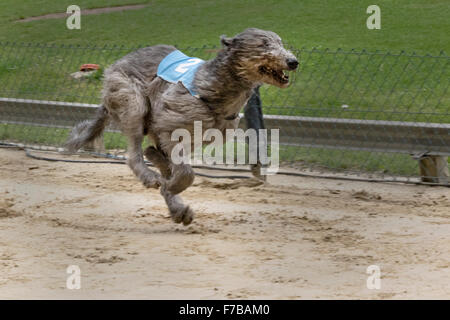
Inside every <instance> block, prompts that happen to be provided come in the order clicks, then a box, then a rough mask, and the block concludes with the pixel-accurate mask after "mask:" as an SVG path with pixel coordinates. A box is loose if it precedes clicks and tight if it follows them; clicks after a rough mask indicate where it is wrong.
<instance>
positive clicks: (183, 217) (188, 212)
mask: <svg viewBox="0 0 450 320" xmlns="http://www.w3.org/2000/svg"><path fill="white" fill-rule="evenodd" d="M170 214H171V216H172V220H173V221H174V222H175V223H183V225H185V226H187V225H189V224H191V222H192V221H193V220H194V211H192V209H191V208H189V206H186V207H183V208H180V210H177V211H176V212H171V213H170Z"/></svg>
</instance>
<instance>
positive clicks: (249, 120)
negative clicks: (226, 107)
mask: <svg viewBox="0 0 450 320" xmlns="http://www.w3.org/2000/svg"><path fill="white" fill-rule="evenodd" d="M244 117H245V123H246V125H247V129H250V128H252V129H255V130H256V135H257V137H258V146H257V149H256V150H257V152H258V155H257V159H258V162H259V140H260V138H263V137H260V135H259V129H264V128H265V127H264V118H263V113H262V103H261V98H260V96H259V87H256V89H255V90H254V92H253V95H252V96H251V97H250V99H249V100H248V102H247V104H246V105H245V107H244ZM262 142H263V144H262V145H263V146H264V147H265V148H267V142H266V141H265V140H264V141H262Z"/></svg>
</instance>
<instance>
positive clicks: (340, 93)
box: [0, 0, 450, 174]
mask: <svg viewBox="0 0 450 320" xmlns="http://www.w3.org/2000/svg"><path fill="white" fill-rule="evenodd" d="M137 3H149V6H148V7H147V8H145V9H140V10H136V11H126V12H115V13H108V14H101V15H90V16H82V20H81V26H82V29H81V30H68V29H67V28H66V21H65V19H52V20H41V21H33V22H26V23H19V22H15V21H16V20H18V19H21V18H25V17H29V16H37V15H42V14H47V13H54V12H65V11H66V8H67V6H68V5H70V4H73V1H71V0H58V1H54V0H22V1H17V0H2V1H1V2H0V41H2V42H3V43H0V83H1V84H2V85H1V86H0V96H3V97H17V98H29V99H47V100H60V101H77V102H87V103H98V102H99V96H100V88H101V71H100V72H98V73H96V74H94V75H93V76H91V77H89V78H86V79H82V80H75V79H73V78H71V77H70V74H71V73H73V72H75V71H77V70H78V68H79V66H80V65H81V64H83V63H98V64H100V65H101V66H102V67H103V68H105V67H106V66H108V65H109V64H110V63H112V62H113V61H114V60H116V59H117V58H119V57H121V56H123V55H124V54H126V53H127V52H129V51H131V50H132V49H133V48H135V47H137V46H143V45H152V44H158V43H167V44H175V45H178V47H179V48H181V49H183V50H184V51H185V52H186V53H187V54H190V55H192V56H199V57H201V58H204V59H208V58H211V57H212V56H213V55H214V52H211V51H208V50H194V49H192V48H195V47H203V46H204V45H207V46H214V45H216V46H217V45H219V35H222V34H226V35H229V36H231V35H234V34H236V33H238V32H240V31H242V30H243V29H245V28H247V27H259V28H263V29H270V30H273V31H275V32H277V33H278V34H280V36H281V37H282V38H283V40H284V41H285V42H286V43H287V44H289V45H290V46H292V47H294V48H298V49H299V50H296V51H295V53H296V54H297V55H298V56H299V57H300V62H301V66H300V71H299V72H298V73H296V74H295V81H294V83H293V85H292V86H291V87H290V88H288V89H286V90H279V89H276V88H274V87H268V86H264V87H263V89H262V99H263V104H264V111H265V113H268V114H285V115H299V116H320V117H338V118H356V119H379V120H397V121H426V122H440V123H450V112H449V108H450V95H449V92H450V91H449V90H448V87H449V79H450V70H449V59H448V57H447V56H446V55H445V54H441V51H445V52H446V53H447V54H448V53H449V52H450V41H448V33H449V31H450V20H449V19H448V17H449V15H450V6H449V5H448V0H416V1H410V0H396V1H392V0H380V1H377V3H376V4H377V5H378V6H380V8H381V26H382V29H381V30H368V29H367V28H366V19H367V16H368V15H367V14H366V8H367V6H368V5H370V4H373V1H368V0H367V1H366V0H349V1H340V0H327V1H325V0H315V1H313V0H303V1H293V0H248V1H241V0H233V1H231V0H224V1H207V0H198V1H186V0H184V1H181V0H170V1H167V0H154V1H144V0H142V1H140V0H78V1H76V4H77V5H79V6H80V7H81V8H82V9H87V8H97V7H104V6H117V5H124V4H137ZM5 42H23V43H24V44H22V45H20V44H19V45H17V44H16V45H11V44H8V45H6V44H5ZM28 43H32V45H31V47H30V46H29V45H28ZM38 43H40V44H45V45H37V44H38ZM113 45H118V46H116V47H114V46H113ZM87 46H89V48H86V47H87ZM121 46H122V47H121ZM93 47H94V48H93ZM327 48H331V49H327ZM338 48H343V49H342V50H339V49H338ZM352 49H355V50H354V51H352ZM364 50H366V51H364ZM402 51H403V52H402ZM373 53H375V54H373ZM428 54H429V55H430V56H426V55H428ZM343 105H347V106H348V107H347V108H343V107H342V106H343ZM1 128H2V129H1V130H3V131H0V133H1V135H0V138H1V139H10V140H11V139H12V140H14V139H16V140H21V139H22V140H27V139H31V140H34V141H35V142H36V143H44V142H48V143H50V144H53V145H60V144H61V143H62V141H64V140H65V136H66V135H67V130H62V129H54V128H39V129H36V127H33V128H25V127H15V129H12V128H13V127H11V126H7V127H5V126H2V127H1ZM105 141H106V144H107V148H122V147H124V145H125V141H124V140H123V138H118V136H117V135H113V136H111V138H105ZM283 148H284V147H283ZM281 152H282V153H283V159H287V160H288V159H291V160H292V161H305V162H306V163H309V164H312V163H317V164H318V165H320V164H322V165H324V166H327V167H330V168H337V169H351V168H356V167H360V168H365V170H371V171H383V170H388V171H389V170H390V172H391V171H392V172H393V171H395V172H397V173H401V174H403V173H405V172H410V173H412V172H413V171H417V170H416V168H415V167H414V165H411V166H410V165H406V166H402V165H397V162H396V161H397V160H395V161H394V160H392V161H391V160H389V159H394V158H395V159H399V160H398V161H399V162H398V163H401V162H403V161H406V160H405V159H406V158H407V156H403V155H395V156H394V155H384V154H377V153H363V152H362V153H358V152H353V151H348V152H347V151H325V150H320V149H303V148H295V150H294V151H293V150H291V148H284V149H282V150H281ZM386 157H387V158H386ZM411 161H412V160H408V161H407V162H408V163H414V162H411Z"/></svg>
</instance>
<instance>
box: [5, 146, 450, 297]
mask: <svg viewBox="0 0 450 320" xmlns="http://www.w3.org/2000/svg"><path fill="white" fill-rule="evenodd" d="M50 156H55V155H50ZM56 156H57V157H58V155H56ZM73 159H77V158H75V157H73ZM203 172H206V171H203ZM209 173H211V172H209ZM213 173H214V172H213ZM217 174H223V172H217ZM182 196H183V198H184V201H185V202H186V203H189V204H190V205H191V207H192V208H193V209H194V210H195V212H196V218H195V221H194V222H193V223H192V225H190V226H188V227H183V226H181V225H177V224H174V223H173V222H172V221H171V220H170V218H169V217H168V213H167V209H166V207H165V204H164V201H163V200H162V198H161V197H160V195H159V192H158V191H156V190H149V189H145V188H144V187H143V186H141V184H140V183H139V182H138V181H137V179H136V178H135V177H134V176H133V175H132V173H131V171H130V170H129V168H128V167H127V166H125V165H111V164H78V163H77V164H73V163H52V162H45V161H38V160H33V159H30V158H27V157H26V156H25V154H24V152H23V151H19V150H10V149H0V298H1V299H10V298H19V299H34V298H44V299H52V298H58V299H80V298H94V299H95V298H125V299H126V298H138V299H227V298H239V299H306V298H312V299H317V298H320V299H336V298H344V299H369V298H374V299H392V298H394V299H407V298H445V299H449V298H450V269H449V267H450V189H449V188H445V187H428V186H413V185H402V184H387V183H364V182H347V181H339V180H323V179H313V178H298V177H285V176H271V177H269V182H268V183H267V184H265V185H257V184H255V183H252V182H251V181H248V180H230V179H219V180H216V179H207V178H200V177H197V178H196V180H195V182H194V186H193V187H191V188H190V189H188V190H187V191H185V192H184V193H183V194H182ZM69 265H77V266H79V268H80V270H81V289H79V290H70V289H67V288H66V279H67V277H68V276H69V275H68V274H67V273H66V269H67V267H68V266H69ZM369 265H378V266H379V267H380V270H381V288H380V289H378V290H377V289H374V290H369V289H368V288H367V286H366V280H367V277H368V276H369V275H368V274H366V269H367V267H368V266H369Z"/></svg>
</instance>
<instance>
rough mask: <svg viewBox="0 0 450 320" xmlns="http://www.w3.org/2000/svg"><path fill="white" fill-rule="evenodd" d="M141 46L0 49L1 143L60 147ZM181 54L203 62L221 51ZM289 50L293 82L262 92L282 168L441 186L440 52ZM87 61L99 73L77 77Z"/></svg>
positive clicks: (444, 60)
mask: <svg viewBox="0 0 450 320" xmlns="http://www.w3.org/2000/svg"><path fill="white" fill-rule="evenodd" d="M138 47H142V46H138ZM138 47H135V48H131V47H125V46H102V47H97V46H73V45H48V44H45V45H42V44H17V43H0V84H1V85H0V141H1V142H3V143H21V144H23V145H27V146H29V147H33V148H45V147H49V146H52V147H61V146H62V145H63V143H64V141H65V140H66V139H67V136H68V133H69V132H70V128H71V127H72V126H73V125H74V124H75V123H76V122H78V121H80V120H83V119H87V118H89V117H91V115H92V114H93V111H95V106H96V104H98V103H99V102H100V91H101V86H102V74H103V70H104V68H106V67H107V66H108V65H110V64H111V63H113V62H114V61H115V60H117V59H119V58H120V57H122V56H124V55H125V54H127V53H128V52H131V51H133V50H136V49H137V48H138ZM180 50H181V51H183V52H184V53H185V54H187V55H189V56H194V57H199V58H202V59H210V58H212V57H214V56H215V55H216V53H217V51H218V49H217V48H216V47H213V46H204V47H202V48H190V47H188V48H180ZM291 50H292V51H293V52H294V54H295V55H296V56H297V57H298V58H299V61H300V67H299V70H298V71H297V72H295V73H294V74H293V75H292V76H291V78H292V80H293V81H292V84H291V86H290V87H289V88H287V89H278V88H275V87H271V86H267V85H264V86H263V87H262V88H261V98H262V102H263V110H264V114H265V117H266V126H267V127H268V128H269V129H270V128H280V161H281V164H282V167H285V168H296V169H301V170H304V171H305V170H307V171H311V172H313V173H316V174H318V175H320V174H323V173H327V174H331V173H332V174H336V175H356V176H358V177H360V178H361V179H373V178H374V177H376V178H377V179H382V180H386V181H387V180H389V181H392V180H395V181H410V182H420V181H423V182H431V183H437V184H448V160H447V156H448V155H449V154H450V112H449V111H450V92H449V82H450V68H449V62H450V58H449V57H448V56H447V55H445V54H444V53H442V54H440V55H436V56H432V55H418V54H415V53H405V52H400V53H390V52H381V51H376V52H368V51H365V50H360V51H357V50H351V51H344V50H340V49H339V50H329V49H321V48H313V49H307V48H302V49H296V48H291ZM87 63H92V64H98V65H100V67H101V68H100V69H99V70H95V71H91V72H79V69H80V66H81V65H83V64H87ZM104 148H105V150H106V151H108V152H109V153H115V154H117V153H121V152H123V150H124V149H125V148H126V142H125V139H124V137H123V136H122V135H121V134H120V133H119V132H117V131H115V130H113V128H110V130H108V131H107V132H106V133H105V135H104Z"/></svg>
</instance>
